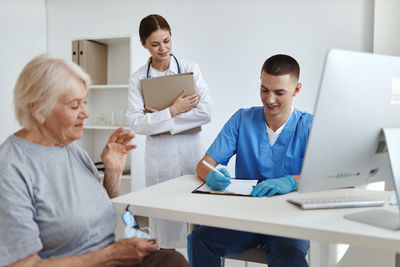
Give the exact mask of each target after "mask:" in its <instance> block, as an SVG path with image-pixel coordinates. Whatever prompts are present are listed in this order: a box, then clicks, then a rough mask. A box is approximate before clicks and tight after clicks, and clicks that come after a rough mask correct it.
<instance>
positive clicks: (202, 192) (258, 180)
mask: <svg viewBox="0 0 400 267" xmlns="http://www.w3.org/2000/svg"><path fill="white" fill-rule="evenodd" d="M234 180H255V181H257V182H256V183H255V184H258V183H259V182H260V181H263V180H260V179H252V178H235V179H234ZM205 184H206V183H205V182H204V183H202V184H201V185H200V186H198V187H197V188H196V189H194V190H193V191H192V193H196V194H212V195H221V196H242V197H252V195H251V194H239V193H235V192H226V191H214V190H209V191H208V190H201V189H200V188H201V187H203V186H204V185H205Z"/></svg>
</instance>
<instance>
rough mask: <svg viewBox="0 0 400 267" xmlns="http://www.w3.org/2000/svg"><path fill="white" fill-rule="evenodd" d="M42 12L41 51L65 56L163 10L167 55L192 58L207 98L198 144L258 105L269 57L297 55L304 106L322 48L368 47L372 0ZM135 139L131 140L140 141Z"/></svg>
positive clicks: (67, 6) (93, 4) (88, 4)
mask: <svg viewBox="0 0 400 267" xmlns="http://www.w3.org/2000/svg"><path fill="white" fill-rule="evenodd" d="M47 11H48V49H49V51H50V52H53V53H55V54H57V55H59V56H61V57H65V58H70V50H71V40H72V39H76V38H82V37H99V36H100V37H101V36H124V35H131V34H134V35H136V34H137V29H138V25H139V22H140V20H141V19H142V18H143V17H144V16H146V15H148V14H151V13H159V14H161V15H163V16H164V17H165V18H166V19H167V20H168V22H169V23H170V25H171V27H172V37H173V50H174V53H175V55H177V56H178V57H182V58H188V59H192V60H195V61H197V62H198V63H199V64H200V67H201V69H202V72H203V75H204V77H205V79H206V81H207V82H208V84H209V88H210V94H211V96H212V98H213V99H214V114H213V121H212V123H211V124H209V125H208V126H206V127H204V131H203V136H204V143H205V145H206V147H208V146H209V145H210V143H211V142H212V141H213V139H214V138H215V136H216V135H217V133H218V132H219V130H220V129H221V127H222V126H223V124H224V123H225V122H226V120H227V119H228V118H229V117H230V116H231V115H232V114H233V112H234V111H236V110H237V109H238V108H240V107H250V106H255V105H260V100H259V83H260V81H259V76H260V69H261V66H262V64H263V62H264V60H265V59H266V58H268V57H269V56H271V55H273V54H275V53H288V54H290V55H292V56H294V57H295V58H296V59H298V61H299V63H300V66H301V68H302V70H301V81H302V82H303V90H302V92H301V94H300V95H298V96H297V97H296V100H295V105H296V107H298V108H299V109H302V110H307V111H309V112H312V111H313V108H314V101H315V98H316V94H317V88H318V84H319V79H320V74H321V70H322V66H323V62H324V57H325V53H326V52H327V50H328V49H330V48H343V49H351V50H360V51H372V46H373V12H374V2H373V0H351V1H348V0H302V1H299V0H282V1H273V0H263V1H259V0H242V1H235V0H230V1H228V0H213V1H211V0H204V1H190V0H189V1H181V0H174V1H163V0H147V1H138V0H137V1H126V0H114V1H106V0H97V1H94V0H92V1H91V0H86V1H77V0H75V1H62V0H47ZM134 50H135V51H133V55H132V57H133V69H132V70H131V71H135V70H136V69H137V68H138V67H139V66H141V65H143V64H144V63H145V62H144V61H145V58H146V57H147V56H148V55H147V53H146V51H145V50H144V49H143V48H142V47H141V46H140V45H139V43H138V42H137V43H136V44H134ZM135 59H137V60H135ZM143 140H144V139H143V138H139V139H138V140H137V142H138V144H139V146H141V147H143V146H144V143H143ZM134 153H136V154H134V155H135V156H134V157H136V159H137V160H138V162H140V164H138V165H136V166H137V168H141V170H136V171H139V174H140V175H139V176H138V177H136V178H135V179H137V178H139V177H140V178H142V177H143V176H144V172H143V166H144V165H143V164H142V162H143V161H142V160H143V158H142V157H143V150H137V151H135V152H134ZM138 157H139V159H138ZM229 168H230V170H231V171H232V170H233V169H232V164H230V166H229ZM232 172H233V171H232ZM141 185H143V183H142V182H139V187H141Z"/></svg>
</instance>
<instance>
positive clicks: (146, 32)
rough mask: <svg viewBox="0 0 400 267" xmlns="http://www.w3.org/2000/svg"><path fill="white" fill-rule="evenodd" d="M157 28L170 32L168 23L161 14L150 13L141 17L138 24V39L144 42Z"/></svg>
mask: <svg viewBox="0 0 400 267" xmlns="http://www.w3.org/2000/svg"><path fill="white" fill-rule="evenodd" d="M158 29H162V30H167V31H169V34H171V28H170V27H169V24H168V22H167V20H166V19H164V18H163V17H162V16H160V15H158V14H151V15H148V16H147V17H145V18H143V19H142V21H141V22H140V25H139V36H140V40H141V41H142V42H143V43H145V42H146V39H147V38H148V37H149V36H150V35H151V34H152V33H153V32H155V31H156V30H158Z"/></svg>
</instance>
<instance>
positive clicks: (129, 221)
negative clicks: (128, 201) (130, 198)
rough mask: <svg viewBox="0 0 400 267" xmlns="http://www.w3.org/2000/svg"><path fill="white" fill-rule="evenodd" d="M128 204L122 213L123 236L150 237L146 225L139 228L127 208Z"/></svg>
mask: <svg viewBox="0 0 400 267" xmlns="http://www.w3.org/2000/svg"><path fill="white" fill-rule="evenodd" d="M129 206H130V205H127V206H126V208H125V211H124V213H122V220H123V221H124V223H125V225H126V226H127V227H126V228H125V237H127V238H129V237H134V236H135V237H139V238H148V239H151V234H150V229H149V228H148V227H142V228H139V225H138V224H137V222H136V220H135V216H133V214H132V212H131V211H130V210H129Z"/></svg>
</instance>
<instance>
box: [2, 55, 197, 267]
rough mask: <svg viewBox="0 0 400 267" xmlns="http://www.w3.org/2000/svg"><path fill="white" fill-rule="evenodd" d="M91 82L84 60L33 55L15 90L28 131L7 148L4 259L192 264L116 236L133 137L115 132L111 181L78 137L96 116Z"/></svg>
mask: <svg viewBox="0 0 400 267" xmlns="http://www.w3.org/2000/svg"><path fill="white" fill-rule="evenodd" d="M89 84H90V80H89V77H88V75H87V74H85V73H84V72H83V71H82V70H81V69H80V68H79V66H77V65H75V64H74V63H72V62H69V61H66V60H62V59H57V58H54V57H52V56H50V55H41V56H38V57H36V58H34V59H33V60H32V61H31V62H29V63H28V64H27V65H26V66H25V68H24V69H23V70H22V73H21V74H20V76H19V78H18V81H17V83H16V86H15V88H14V104H15V112H16V116H17V119H18V122H19V123H20V124H21V126H22V129H21V130H19V131H17V132H16V133H14V134H13V135H11V136H9V137H8V138H7V140H6V141H5V142H4V143H3V144H2V145H1V146H0V265H1V266H4V265H10V266H37V265H40V266H118V265H123V266H157V265H158V264H160V266H161V265H162V266H189V265H188V264H187V262H186V260H185V259H184V258H183V256H182V255H181V254H179V253H176V252H174V251H166V250H157V244H156V243H155V242H154V241H151V240H147V239H140V238H129V239H122V240H120V241H118V242H115V241H114V234H113V232H114V228H115V226H116V215H115V212H114V210H113V207H112V204H111V201H110V198H112V197H115V196H118V194H119V186H120V182H121V173H122V170H123V168H124V165H125V161H126V156H127V153H128V152H129V150H131V149H133V148H135V146H134V145H129V144H128V143H129V141H130V140H132V138H133V137H134V136H133V134H131V133H124V132H123V129H122V128H120V129H118V130H116V131H115V132H113V133H112V134H111V136H110V139H109V140H108V142H107V144H106V146H105V148H104V150H103V153H102V155H101V158H102V160H103V163H104V167H105V175H104V187H103V186H102V185H101V183H100V179H99V174H98V172H97V170H96V168H95V166H94V165H93V163H92V161H91V160H90V158H89V156H88V155H87V154H86V153H85V152H84V151H83V150H82V149H81V148H80V147H79V146H78V145H76V144H75V143H74V141H75V140H77V139H79V138H81V137H82V134H83V121H84V120H85V119H86V118H88V117H89V113H88V110H87V108H86V96H87V92H88V86H89Z"/></svg>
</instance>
